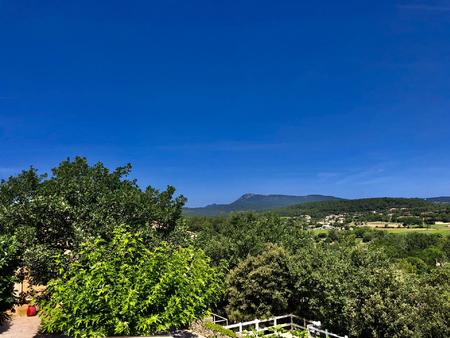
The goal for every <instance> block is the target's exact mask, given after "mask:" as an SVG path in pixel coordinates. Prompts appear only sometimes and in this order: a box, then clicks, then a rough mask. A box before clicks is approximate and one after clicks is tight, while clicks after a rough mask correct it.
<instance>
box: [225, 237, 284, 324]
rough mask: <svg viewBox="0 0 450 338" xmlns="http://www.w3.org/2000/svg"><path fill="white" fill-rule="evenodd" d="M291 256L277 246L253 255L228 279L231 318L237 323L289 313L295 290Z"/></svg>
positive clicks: (231, 273)
mask: <svg viewBox="0 0 450 338" xmlns="http://www.w3.org/2000/svg"><path fill="white" fill-rule="evenodd" d="M288 259H289V256H288V253H287V252H286V250H285V249H283V248H282V247H280V246H277V245H275V244H270V245H268V246H267V248H266V250H265V252H263V253H262V254H260V255H258V256H249V257H247V259H245V260H243V261H242V262H241V263H240V264H239V265H238V266H237V267H236V268H234V269H233V270H232V271H231V272H230V273H229V276H228V290H227V291H228V301H229V304H228V305H227V307H226V311H227V315H228V317H229V318H230V319H231V320H233V321H240V320H251V319H254V318H265V317H270V316H271V315H280V314H284V313H286V312H288V311H289V305H290V304H289V303H290V300H291V293H292V291H291V290H292V287H291V285H290V282H291V277H290V272H289V267H288Z"/></svg>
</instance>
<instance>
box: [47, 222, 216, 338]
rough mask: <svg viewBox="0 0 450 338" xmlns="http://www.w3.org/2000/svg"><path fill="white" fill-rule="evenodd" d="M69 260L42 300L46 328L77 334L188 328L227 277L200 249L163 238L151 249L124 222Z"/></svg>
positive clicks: (86, 245)
mask: <svg viewBox="0 0 450 338" xmlns="http://www.w3.org/2000/svg"><path fill="white" fill-rule="evenodd" d="M64 261H65V260H61V262H60V264H61V268H60V271H59V274H60V276H59V278H57V279H55V280H53V281H51V282H50V283H49V288H48V299H47V300H42V301H41V306H42V312H41V317H42V328H43V330H44V331H45V332H48V333H60V332H62V333H65V334H68V335H72V336H74V337H103V336H107V335H146V334H147V335H148V334H153V333H155V332H161V331H165V330H168V329H171V328H182V327H186V326H187V325H189V324H190V323H191V322H192V321H194V320H195V319H198V318H201V317H203V316H204V315H205V313H206V312H207V311H208V310H209V307H210V305H211V304H212V303H213V302H214V301H215V300H216V299H217V298H218V296H220V290H221V285H220V281H221V280H222V279H223V278H221V275H220V273H219V272H218V270H217V269H216V268H213V267H211V266H210V265H209V259H207V258H206V257H205V255H204V254H203V252H202V251H200V250H195V249H192V248H176V249H175V248H172V247H170V246H169V245H168V244H166V243H164V242H163V243H162V244H160V245H159V246H158V247H156V248H153V249H148V248H147V247H146V246H145V244H144V242H143V240H142V238H141V237H140V236H139V235H136V234H133V233H130V232H129V231H128V229H126V228H125V227H118V228H117V229H116V230H114V236H113V239H112V241H111V242H106V241H104V240H101V239H98V240H96V241H94V242H91V243H85V244H84V245H83V246H82V250H81V251H80V253H79V254H78V255H77V257H76V259H73V260H72V261H71V262H69V263H66V266H64V265H65V264H64Z"/></svg>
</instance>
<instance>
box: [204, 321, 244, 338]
mask: <svg viewBox="0 0 450 338" xmlns="http://www.w3.org/2000/svg"><path fill="white" fill-rule="evenodd" d="M205 327H206V328H207V329H210V330H211V331H213V332H214V333H216V334H219V335H221V336H226V337H230V338H236V337H237V336H236V333H235V332H234V331H232V330H230V329H226V328H224V327H223V326H222V325H219V324H215V323H212V322H206V323H205Z"/></svg>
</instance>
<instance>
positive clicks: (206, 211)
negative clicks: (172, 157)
mask: <svg viewBox="0 0 450 338" xmlns="http://www.w3.org/2000/svg"><path fill="white" fill-rule="evenodd" d="M329 200H342V199H341V198H338V197H334V196H326V195H320V194H312V195H303V196H298V195H284V194H268V195H264V194H254V193H245V194H243V195H242V196H241V197H239V198H238V199H237V200H235V201H233V202H231V203H228V204H216V203H214V204H209V205H206V206H204V207H196V208H184V213H185V214H186V215H198V216H215V215H219V214H226V213H229V212H235V211H264V210H272V209H277V208H283V207H288V206H290V205H295V204H303V203H308V202H321V201H329Z"/></svg>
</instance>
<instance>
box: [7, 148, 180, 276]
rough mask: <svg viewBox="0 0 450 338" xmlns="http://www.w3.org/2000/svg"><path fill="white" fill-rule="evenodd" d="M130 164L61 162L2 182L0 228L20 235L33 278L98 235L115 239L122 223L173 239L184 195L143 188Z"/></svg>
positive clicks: (154, 237)
mask: <svg viewBox="0 0 450 338" xmlns="http://www.w3.org/2000/svg"><path fill="white" fill-rule="evenodd" d="M130 171H131V166H130V165H126V166H124V167H118V168H116V169H114V170H112V171H111V170H109V169H108V168H106V167H105V166H104V165H103V164H102V163H96V164H94V165H90V164H89V163H88V161H87V160H86V159H85V158H82V157H75V158H74V159H73V160H70V159H68V160H66V161H63V162H61V163H60V164H59V165H58V166H57V167H56V168H54V169H53V170H52V173H51V174H50V175H39V174H38V173H37V171H36V170H35V169H34V168H30V169H29V170H26V171H23V172H22V173H21V174H19V175H17V176H15V177H11V178H10V179H8V180H6V181H2V182H1V183H0V233H6V234H9V235H17V237H18V240H19V242H20V243H21V244H22V245H23V248H22V249H21V250H20V251H21V253H22V265H23V266H25V265H26V266H27V268H28V270H29V272H30V277H31V280H32V281H33V282H34V283H46V282H47V281H48V280H49V279H50V278H51V277H52V276H53V275H54V268H53V266H52V264H53V263H52V262H53V259H52V257H53V256H54V255H55V254H57V253H61V252H64V251H67V250H77V248H78V246H79V245H80V243H81V242H83V241H85V240H86V239H89V238H91V239H94V238H96V237H98V236H100V237H101V238H104V239H111V236H112V232H113V229H114V228H115V227H116V226H117V225H118V224H122V223H125V224H129V225H130V226H131V227H132V228H134V229H135V230H139V231H141V233H142V235H143V237H144V240H145V241H146V242H147V243H155V242H157V241H160V240H163V239H168V237H170V235H171V234H172V233H173V232H174V230H175V229H176V228H177V226H179V225H180V222H181V221H180V219H181V210H182V206H183V204H184V202H185V198H184V197H183V196H178V197H175V189H174V188H173V187H171V186H169V187H168V188H167V190H165V191H162V192H160V191H158V190H156V189H154V188H152V187H147V188H145V189H141V188H140V187H139V186H138V185H137V182H136V181H135V180H130V179H128V178H127V177H128V175H129V174H130Z"/></svg>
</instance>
